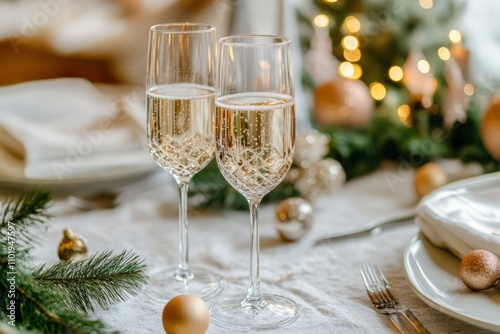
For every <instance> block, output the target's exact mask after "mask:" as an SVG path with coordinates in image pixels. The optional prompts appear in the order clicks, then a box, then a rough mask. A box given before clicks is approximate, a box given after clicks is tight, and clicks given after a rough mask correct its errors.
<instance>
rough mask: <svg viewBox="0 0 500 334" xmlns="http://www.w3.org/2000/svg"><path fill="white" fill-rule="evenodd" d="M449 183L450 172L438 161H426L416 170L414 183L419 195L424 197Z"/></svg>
mask: <svg viewBox="0 0 500 334" xmlns="http://www.w3.org/2000/svg"><path fill="white" fill-rule="evenodd" d="M447 183H448V173H446V171H445V170H444V168H443V167H441V165H439V164H437V163H434V162H429V163H426V164H425V165H423V166H422V167H420V168H418V169H417V170H416V171H415V179H414V183H413V185H414V187H415V191H416V192H417V195H418V196H419V197H423V196H425V195H427V194H428V193H430V192H432V191H433V190H435V189H437V188H440V187H442V186H444V185H445V184H447Z"/></svg>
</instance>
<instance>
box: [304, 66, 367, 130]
mask: <svg viewBox="0 0 500 334" xmlns="http://www.w3.org/2000/svg"><path fill="white" fill-rule="evenodd" d="M373 109H374V101H373V99H372V97H371V96H370V92H369V90H368V87H367V86H366V85H365V84H364V83H363V82H362V81H360V80H352V79H347V78H343V77H341V76H336V77H335V78H333V79H332V80H330V81H329V82H327V83H325V84H322V85H320V86H318V87H317V88H316V90H315V92H314V109H313V115H314V120H315V121H316V123H317V124H318V125H319V126H320V127H331V126H340V127H344V128H349V129H359V128H363V127H365V126H366V125H368V123H370V121H371V119H372V116H373Z"/></svg>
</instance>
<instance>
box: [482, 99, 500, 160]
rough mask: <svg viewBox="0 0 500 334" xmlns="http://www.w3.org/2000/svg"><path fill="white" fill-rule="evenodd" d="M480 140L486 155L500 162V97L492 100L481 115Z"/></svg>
mask: <svg viewBox="0 0 500 334" xmlns="http://www.w3.org/2000/svg"><path fill="white" fill-rule="evenodd" d="M481 139H482V140H483V144H484V147H485V148H486V150H487V151H488V153H489V154H491V156H492V157H493V158H495V159H496V160H500V97H496V98H495V99H493V101H492V102H491V104H490V105H489V106H488V108H487V109H486V111H485V113H484V115H483V120H482V122H481Z"/></svg>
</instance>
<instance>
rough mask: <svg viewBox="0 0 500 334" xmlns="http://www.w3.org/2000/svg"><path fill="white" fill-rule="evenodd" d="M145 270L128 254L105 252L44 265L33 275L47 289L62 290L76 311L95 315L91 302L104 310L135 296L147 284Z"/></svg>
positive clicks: (124, 252)
mask: <svg viewBox="0 0 500 334" xmlns="http://www.w3.org/2000/svg"><path fill="white" fill-rule="evenodd" d="M145 268H146V266H145V265H144V264H143V261H141V260H140V259H139V257H138V256H137V255H136V254H134V253H132V252H130V251H123V252H122V253H120V254H118V255H113V254H112V252H111V251H106V252H102V253H98V254H94V255H93V256H91V257H89V258H87V259H84V260H80V261H60V262H57V263H56V264H54V265H52V266H51V267H49V268H45V266H44V265H43V266H41V267H38V268H36V269H35V270H34V271H33V276H34V279H35V281H36V282H38V283H39V284H41V285H44V286H46V287H47V288H50V289H61V290H62V291H64V293H65V294H67V295H68V296H69V298H70V300H71V301H72V302H73V303H74V306H75V307H76V309H77V310H79V311H82V312H85V313H88V312H94V307H93V302H96V303H97V304H98V305H99V306H100V307H102V308H104V309H105V308H107V306H108V305H109V304H111V303H116V302H120V301H124V300H126V298H127V297H128V296H131V295H136V294H137V293H138V292H139V291H140V289H141V287H142V286H143V285H145V284H146V280H147V276H146V275H145V274H144V270H145Z"/></svg>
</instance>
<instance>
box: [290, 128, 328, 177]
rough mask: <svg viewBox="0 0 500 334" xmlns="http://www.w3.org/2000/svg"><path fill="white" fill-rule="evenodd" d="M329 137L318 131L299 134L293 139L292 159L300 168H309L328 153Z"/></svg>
mask: <svg viewBox="0 0 500 334" xmlns="http://www.w3.org/2000/svg"><path fill="white" fill-rule="evenodd" d="M329 143H330V138H329V137H328V136H327V135H325V134H323V133H320V132H318V131H314V130H311V131H308V132H305V133H302V134H300V135H299V136H298V137H297V140H296V141H295V153H294V156H293V160H294V162H295V163H296V164H298V165H299V166H300V167H301V168H309V167H310V166H311V165H313V164H315V163H316V162H318V161H320V160H321V159H322V158H323V157H324V156H325V155H326V154H327V153H328V144H329Z"/></svg>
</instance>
